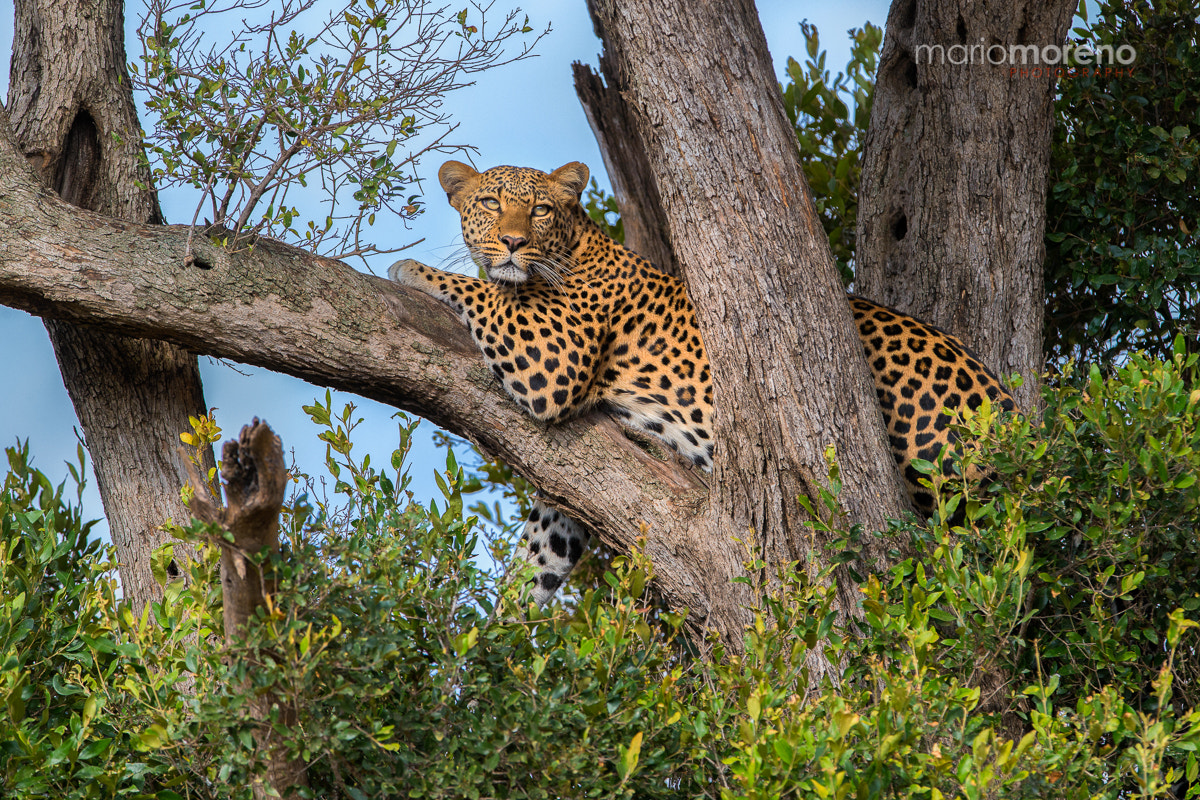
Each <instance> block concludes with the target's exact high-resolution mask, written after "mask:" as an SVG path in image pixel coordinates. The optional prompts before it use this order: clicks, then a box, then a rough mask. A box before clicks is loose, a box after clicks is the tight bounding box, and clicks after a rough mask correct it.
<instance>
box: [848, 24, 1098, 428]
mask: <svg viewBox="0 0 1200 800" xmlns="http://www.w3.org/2000/svg"><path fill="white" fill-rule="evenodd" d="M1075 6H1076V2H1075V0H1057V2H1052V3H1022V4H1017V5H1006V6H1004V7H991V6H987V5H984V4H961V3H957V2H948V3H916V2H912V1H910V0H899V1H898V2H896V3H894V4H893V5H892V8H891V11H890V12H889V14H888V22H887V34H886V36H885V38H884V44H883V51H882V53H881V54H880V61H879V74H878V77H877V79H876V88H875V103H874V107H873V109H872V116H871V129H870V131H869V132H868V134H867V141H866V146H865V152H864V157H863V178H862V192H861V198H860V207H859V217H858V237H857V245H858V250H857V256H858V273H857V277H858V280H859V286H860V287H861V291H862V292H863V293H864V294H866V295H867V296H869V297H873V298H876V299H877V300H879V301H880V302H885V303H889V304H891V305H894V306H896V307H897V308H900V309H903V310H905V311H908V312H910V313H913V314H915V315H917V316H919V317H921V318H923V319H928V320H930V321H931V322H934V323H935V324H938V325H940V326H942V327H944V328H946V329H947V330H950V331H953V332H955V333H957V334H959V335H961V336H962V338H963V339H964V341H966V342H967V344H969V345H971V346H972V347H973V348H974V349H975V350H977V351H978V352H979V354H980V355H981V356H982V357H983V360H984V362H985V363H987V364H990V365H991V366H992V367H993V368H994V369H996V370H997V371H999V372H1000V373H1002V374H1009V373H1012V372H1019V373H1021V374H1022V376H1023V377H1024V378H1025V379H1026V384H1025V386H1024V387H1022V388H1020V389H1018V390H1017V400H1018V405H1019V406H1022V407H1025V408H1032V407H1033V405H1034V404H1035V403H1036V402H1037V399H1036V398H1037V384H1038V376H1039V375H1040V374H1041V372H1042V363H1043V359H1042V338H1041V328H1042V317H1043V316H1044V310H1043V290H1042V261H1043V258H1044V256H1045V248H1044V244H1043V235H1044V231H1045V214H1044V212H1043V209H1044V208H1045V205H1046V187H1047V169H1048V167H1049V163H1050V143H1051V140H1052V137H1051V131H1052V129H1053V123H1054V86H1055V80H1054V71H1053V69H1050V68H1047V67H1037V68H1035V67H1034V66H1033V65H1032V64H1026V62H1025V60H1024V59H1025V57H1026V56H1022V55H1020V53H1027V52H1028V51H1027V50H1024V49H1022V48H1026V47H1028V48H1031V49H1036V50H1037V52H1038V53H1043V52H1047V51H1046V49H1045V48H1053V49H1055V50H1058V49H1059V46H1060V45H1061V44H1062V43H1063V42H1064V40H1065V38H1066V34H1067V28H1068V27H1069V25H1070V21H1071V15H1072V14H1073V13H1074V10H1075ZM931 47H936V48H940V49H938V50H930V49H929V48H931ZM956 47H957V48H962V50H959V51H957V54H956V50H955V48H956ZM964 52H965V54H966V60H965V61H964V58H963V53H964ZM942 53H948V54H949V55H948V57H946V58H941V57H940V54H942ZM1031 61H1032V59H1031Z"/></svg>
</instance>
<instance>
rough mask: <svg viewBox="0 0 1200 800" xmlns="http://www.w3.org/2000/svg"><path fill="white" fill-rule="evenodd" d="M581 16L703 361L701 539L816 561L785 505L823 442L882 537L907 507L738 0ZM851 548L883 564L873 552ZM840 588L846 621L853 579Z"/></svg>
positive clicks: (846, 496)
mask: <svg viewBox="0 0 1200 800" xmlns="http://www.w3.org/2000/svg"><path fill="white" fill-rule="evenodd" d="M589 6H590V7H591V9H592V13H593V18H594V20H595V21H596V28H597V30H598V31H600V32H601V35H602V38H603V39H604V44H605V56H604V61H605V63H606V64H609V65H611V68H610V69H606V72H610V73H611V74H615V75H618V76H621V79H622V83H621V86H620V90H621V96H622V97H623V98H624V99H625V101H626V102H627V104H628V107H629V112H630V113H629V118H630V119H631V120H632V122H633V124H634V125H635V126H636V128H637V131H638V134H639V137H640V139H641V141H642V142H643V143H644V145H645V149H646V157H647V163H648V164H649V166H650V169H651V170H652V172H653V174H654V175H655V176H656V178H657V183H658V189H659V192H660V194H661V198H662V207H663V211H664V212H665V216H666V219H667V220H668V223H669V228H670V234H669V236H668V239H669V241H670V242H671V243H672V244H673V246H674V252H675V256H676V258H677V259H678V261H679V264H680V267H681V269H682V274H683V276H684V278H685V280H686V282H687V285H688V290H689V294H690V295H691V298H692V302H693V304H694V305H695V307H696V315H697V318H698V321H699V325H700V328H701V332H702V334H703V336H704V342H705V347H706V349H707V352H708V356H709V360H710V362H711V364H712V369H713V378H714V379H713V383H714V386H715V406H716V408H715V424H714V426H715V432H716V440H717V441H718V442H719V443H720V444H719V447H718V449H717V457H716V465H715V469H714V476H713V480H714V483H713V491H712V493H711V497H710V502H709V514H710V515H711V518H712V520H713V529H712V535H713V536H715V537H717V540H718V541H721V540H725V541H731V540H734V539H741V540H747V539H749V540H750V541H752V542H753V543H754V545H755V546H756V547H757V553H758V554H761V555H762V557H763V558H764V560H765V562H766V564H767V565H768V570H771V571H773V570H775V569H777V568H780V567H783V566H784V565H786V564H788V563H790V562H793V561H800V562H801V563H802V564H810V563H811V562H810V559H812V558H818V559H819V558H821V557H822V555H821V554H822V549H821V547H820V544H821V542H820V538H819V537H816V538H815V539H814V533H813V531H812V530H810V529H809V528H808V527H807V526H806V524H805V523H806V522H807V521H808V518H807V517H806V515H805V513H804V512H803V510H802V508H801V506H800V505H799V503H798V502H797V499H796V498H797V497H798V496H799V495H807V496H809V497H815V496H816V494H817V489H818V487H820V486H823V485H825V484H826V482H827V481H826V474H827V467H826V464H825V461H824V458H823V452H824V450H825V448H826V446H828V445H834V446H835V447H836V449H837V456H838V459H839V462H840V465H841V470H842V478H843V481H844V489H843V492H842V495H841V501H842V504H843V506H844V507H845V508H846V510H847V512H848V513H849V519H850V520H851V521H853V522H860V523H863V525H864V526H866V528H867V529H868V530H882V529H885V528H886V525H887V523H886V520H887V518H888V517H895V516H898V515H899V514H900V513H901V512H902V511H903V510H904V509H905V508H907V507H908V505H907V499H906V497H905V495H904V492H903V490H902V488H901V485H900V481H899V478H898V476H897V472H896V469H895V464H894V462H893V460H892V457H891V455H890V453H889V451H888V449H887V446H886V442H885V438H884V434H883V426H882V423H881V418H880V412H879V409H878V408H877V406H876V403H875V391H874V387H873V383H872V382H871V380H870V377H869V375H868V371H867V367H866V363H865V362H864V360H863V357H862V344H861V342H860V340H859V338H858V335H857V332H856V331H855V329H854V327H853V325H852V324H851V320H850V313H849V307H848V304H847V301H846V295H845V292H844V291H843V290H842V287H841V283H840V281H839V279H838V276H837V272H836V269H835V267H834V264H833V259H832V257H831V255H830V252H829V244H828V242H827V240H826V239H825V236H824V233H823V231H822V229H821V224H820V222H819V221H818V219H817V216H816V212H815V209H814V207H813V203H812V199H811V196H810V194H809V192H808V188H807V185H806V184H805V181H804V177H803V173H802V172H801V170H800V165H799V160H798V150H797V145H796V137H795V132H794V131H793V129H792V127H791V126H790V125H789V124H788V120H787V117H786V115H785V113H784V110H783V103H782V99H781V97H780V94H779V87H778V85H777V83H776V81H775V78H774V71H773V69H772V67H771V62H770V57H769V55H768V52H767V45H766V39H765V37H764V36H763V33H762V29H761V27H760V25H759V22H758V16H757V12H756V10H755V8H754V4H753V2H751V1H750V0H715V1H714V2H708V3H689V2H684V1H683V0H675V2H661V0H594V2H592V3H589ZM816 376H820V378H819V379H814V378H815V377H816ZM653 534H654V531H651V535H653ZM814 542H815V545H814ZM864 549H865V555H866V556H867V557H868V558H871V559H880V560H882V559H883V558H884V543H883V542H882V541H881V540H877V539H869V540H868V541H867V542H865V544H864ZM840 584H841V586H842V589H841V594H840V606H841V607H840V610H841V611H842V612H843V613H845V614H848V615H852V616H853V615H855V614H856V613H857V607H856V604H857V597H856V593H855V592H854V590H853V582H852V581H841V582H840Z"/></svg>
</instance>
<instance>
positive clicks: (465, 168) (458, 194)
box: [438, 161, 479, 208]
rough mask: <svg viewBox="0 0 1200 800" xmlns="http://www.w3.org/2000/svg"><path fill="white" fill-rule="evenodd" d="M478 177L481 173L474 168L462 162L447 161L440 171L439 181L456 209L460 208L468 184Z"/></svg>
mask: <svg viewBox="0 0 1200 800" xmlns="http://www.w3.org/2000/svg"><path fill="white" fill-rule="evenodd" d="M478 177H479V173H478V172H476V171H475V170H474V168H472V167H471V166H470V165H468V164H464V163H462V162H461V161H447V162H446V163H445V164H442V168H441V169H439V170H438V181H440V182H441V184H442V188H443V189H445V190H446V199H447V200H449V201H450V205H452V206H454V207H455V208H458V204H459V202H460V200H461V198H462V197H463V194H464V191H463V190H464V189H466V187H467V184H469V183H471V181H472V180H473V179H475V178H478Z"/></svg>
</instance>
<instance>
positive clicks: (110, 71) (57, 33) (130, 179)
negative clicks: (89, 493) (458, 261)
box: [8, 0, 204, 608]
mask: <svg viewBox="0 0 1200 800" xmlns="http://www.w3.org/2000/svg"><path fill="white" fill-rule="evenodd" d="M11 76H12V80H11V84H10V86H9V100H8V108H9V111H10V114H11V115H12V124H13V132H14V134H15V141H16V144H17V146H18V147H19V148H20V150H21V151H22V152H23V153H24V154H25V156H26V158H27V159H28V162H29V164H30V165H31V166H32V167H33V168H34V170H35V171H36V172H37V174H38V175H39V176H40V177H41V179H42V180H43V181H44V182H45V183H46V185H48V186H50V187H51V188H53V189H54V190H55V191H57V192H58V193H59V195H60V196H61V197H62V198H63V199H64V200H66V201H67V202H69V203H71V204H73V205H76V206H80V207H82V208H88V209H93V210H96V211H100V212H102V213H104V214H108V215H110V216H113V217H118V218H121V219H128V220H133V221H136V222H161V221H162V219H161V214H160V212H159V209H158V202H157V200H156V198H155V196H154V194H153V192H151V191H149V190H148V189H146V188H139V186H138V184H139V183H140V184H141V186H142V187H145V186H147V185H148V184H149V176H148V175H147V174H146V171H145V170H144V169H139V167H138V156H139V155H140V147H141V136H140V130H141V129H140V127H139V125H138V121H137V114H136V111H135V109H134V105H133V97H132V95H131V93H130V89H129V79H128V75H127V74H126V71H125V45H124V24H123V18H122V10H121V2H120V0H98V1H97V0H17V3H16V30H15V36H14V41H13V57H12V69H11ZM181 252H182V251H181ZM46 328H47V331H48V332H49V334H50V340H51V342H52V343H53V345H54V352H55V355H56V356H57V358H58V362H59V367H60V369H61V370H62V376H63V382H64V383H65V384H66V387H67V391H68V393H69V394H70V396H71V400H72V402H73V403H74V404H75V410H76V413H77V414H78V415H79V421H80V424H81V425H82V427H83V432H84V436H85V439H86V441H87V446H88V451H89V452H90V454H91V458H92V463H93V465H94V466H95V471H96V480H97V484H98V488H99V489H100V496H101V498H102V499H103V501H104V510H105V515H106V517H107V518H108V523H109V529H110V531H111V535H112V539H113V543H114V544H115V545H116V546H117V553H118V558H119V559H120V562H121V584H122V589H123V591H124V593H125V596H126V597H128V598H130V599H132V600H133V601H134V603H135V606H136V607H139V608H140V606H141V605H142V604H143V603H145V602H146V601H148V600H150V599H151V598H153V597H156V596H157V594H158V592H159V591H160V590H159V587H158V585H157V584H156V582H155V581H154V578H153V576H152V574H151V571H150V558H149V556H150V553H151V552H152V551H153V549H154V548H155V547H156V546H158V545H159V544H161V543H163V542H165V541H167V540H168V539H169V537H167V536H166V534H165V533H163V532H162V531H160V530H158V527H159V526H160V525H162V523H163V522H164V521H166V520H167V519H168V518H177V519H179V518H183V516H184V514H185V510H184V508H183V505H182V503H181V502H180V500H179V488H180V487H181V486H182V485H183V484H184V482H185V481H186V475H185V474H184V472H183V470H182V468H181V466H180V465H179V463H178V460H177V459H176V458H175V455H174V443H175V442H177V441H178V435H179V433H180V432H182V431H185V430H187V429H188V415H189V414H200V413H203V412H204V397H203V392H202V389H201V385H200V373H199V370H198V368H197V364H196V358H195V356H193V355H191V354H190V353H188V352H186V351H184V350H181V349H179V348H178V347H175V346H173V345H170V344H166V343H163V342H156V341H147V340H132V339H127V338H124V337H120V336H114V335H112V334H110V333H108V332H105V331H102V330H98V329H96V328H88V327H79V326H77V325H74V324H71V323H66V322H58V321H53V320H51V321H47V324H46Z"/></svg>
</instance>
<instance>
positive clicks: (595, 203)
mask: <svg viewBox="0 0 1200 800" xmlns="http://www.w3.org/2000/svg"><path fill="white" fill-rule="evenodd" d="M582 199H583V208H584V210H585V211H587V213H588V216H589V217H591V218H592V221H593V222H595V223H596V224H597V225H599V226H600V230H602V231H604V234H605V235H606V236H608V237H609V238H611V239H614V240H615V241H618V242H620V243H621V244H624V243H625V225H624V224H623V223H622V222H621V209H620V208H618V207H617V198H616V197H614V196H612V195H611V194H608V193H607V192H605V191H604V190H603V189H601V188H600V185H599V184H598V183H596V179H595V178H592V182H591V184H590V185H589V186H588V187H587V190H586V191H585V192H584V193H583V198H582Z"/></svg>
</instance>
